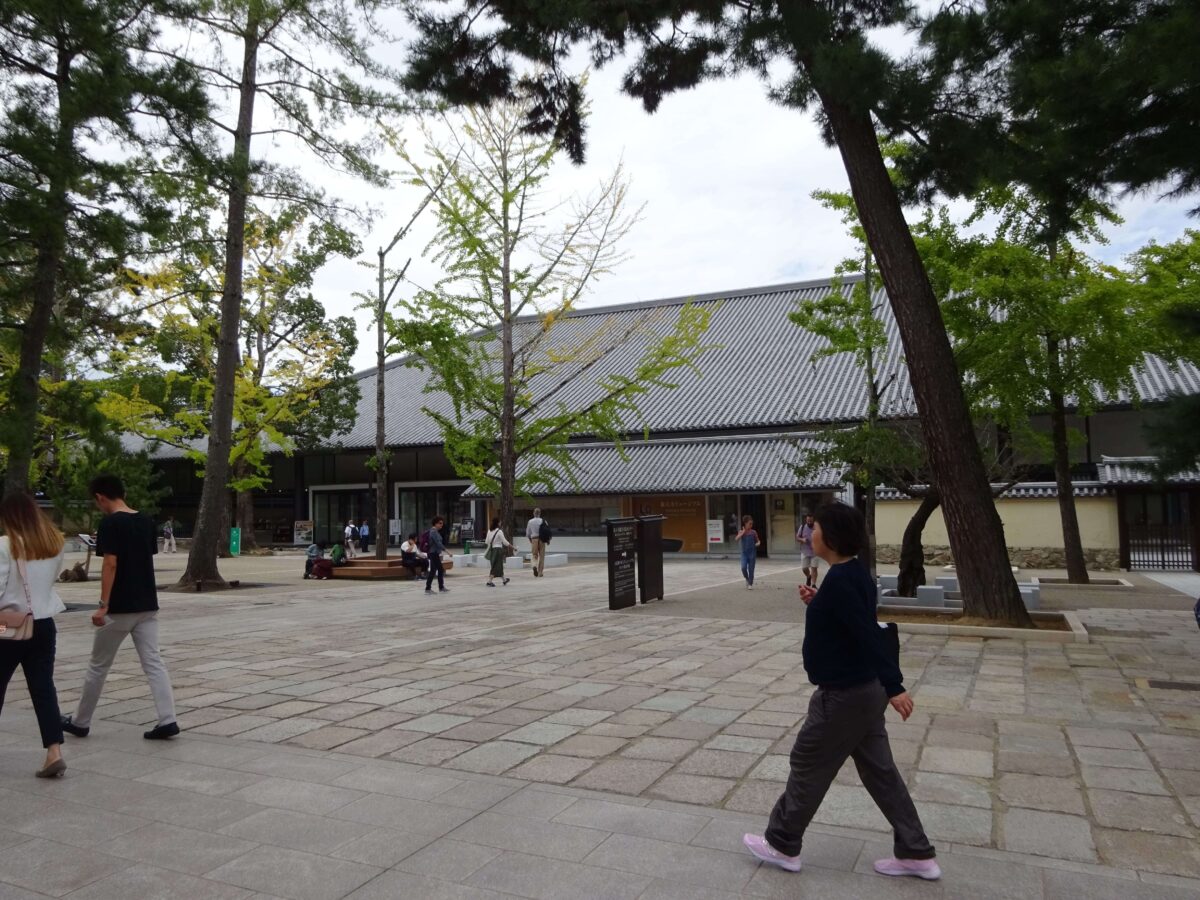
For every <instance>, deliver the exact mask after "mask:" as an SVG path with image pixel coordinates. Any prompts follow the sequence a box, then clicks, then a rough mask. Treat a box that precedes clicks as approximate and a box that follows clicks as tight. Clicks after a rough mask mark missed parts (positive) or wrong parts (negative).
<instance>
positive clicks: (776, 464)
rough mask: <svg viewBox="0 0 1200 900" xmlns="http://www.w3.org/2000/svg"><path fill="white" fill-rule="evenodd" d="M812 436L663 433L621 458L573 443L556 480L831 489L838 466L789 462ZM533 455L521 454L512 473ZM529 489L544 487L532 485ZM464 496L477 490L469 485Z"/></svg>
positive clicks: (709, 489)
mask: <svg viewBox="0 0 1200 900" xmlns="http://www.w3.org/2000/svg"><path fill="white" fill-rule="evenodd" d="M817 446H818V442H817V440H816V439H815V438H813V437H812V436H811V435H803V434H798V435H783V434H773V435H756V436H753V437H715V438H665V439H655V440H648V441H629V442H628V443H626V444H625V445H624V451H625V458H622V456H621V454H620V453H618V452H617V450H616V449H615V448H614V447H613V445H612V444H600V443H597V444H574V445H572V446H571V457H572V459H573V460H574V461H575V464H576V467H577V468H576V472H575V478H576V482H577V483H572V482H571V481H570V480H569V479H565V478H564V479H563V481H562V482H561V483H560V484H559V485H557V486H556V489H555V490H554V491H553V492H552V493H553V494H554V495H556V496H561V495H568V494H580V495H583V494H586V495H595V494H647V493H655V494H665V493H692V492H704V493H713V492H721V491H772V490H784V491H794V490H832V489H834V488H839V487H841V478H840V475H841V472H840V471H839V470H836V469H822V470H821V471H818V472H816V473H815V474H813V475H810V476H807V477H805V478H804V479H800V478H798V477H797V476H796V473H795V472H794V471H793V470H792V468H791V467H790V465H789V464H791V465H795V464H797V463H798V462H800V461H801V460H802V459H803V458H804V456H805V454H807V453H811V452H812V451H813V450H814V449H816V448H817ZM536 462H539V460H536V459H535V460H527V459H522V460H521V461H520V462H519V464H518V467H517V470H518V474H523V473H525V472H527V471H528V470H529V467H530V465H531V463H536ZM534 493H535V494H538V495H540V494H542V493H546V492H545V491H543V490H537V491H535V492H534ZM464 496H475V497H477V496H481V495H480V494H479V493H478V492H477V491H476V490H475V488H474V487H471V488H468V489H467V492H466V494H465V495H464Z"/></svg>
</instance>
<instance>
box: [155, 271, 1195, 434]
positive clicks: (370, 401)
mask: <svg viewBox="0 0 1200 900" xmlns="http://www.w3.org/2000/svg"><path fill="white" fill-rule="evenodd" d="M856 280H857V279H856V278H853V277H848V278H846V279H844V281H845V282H846V283H847V285H848V284H849V283H851V282H853V281H856ZM831 290H832V286H831V282H830V281H829V280H828V279H826V280H818V281H808V282H801V283H796V284H784V285H776V286H772V287H763V288H753V289H748V290H741V291H725V292H719V293H714V294H705V295H701V296H693V297H679V298H674V299H668V300H657V301H652V302H647V303H633V304H628V305H623V306H607V307H596V308H592V309H582V310H578V311H577V312H574V313H572V314H571V315H569V316H567V317H564V318H563V319H561V320H560V321H559V323H558V324H557V325H556V326H555V327H554V329H553V330H552V331H551V332H550V337H549V340H548V346H549V347H550V348H552V349H556V350H559V351H570V350H574V349H576V348H578V347H580V346H584V345H585V342H587V341H588V340H598V341H601V342H602V341H603V339H604V336H605V335H606V334H614V333H621V332H624V331H626V330H630V329H633V332H634V333H633V335H632V337H631V338H630V340H628V341H627V342H626V343H625V344H623V345H622V346H621V347H620V348H619V349H617V350H615V351H614V352H612V353H611V354H609V355H607V356H606V357H604V358H602V359H601V360H600V361H599V362H597V363H596V364H595V365H592V366H589V367H588V368H587V371H586V372H583V373H581V374H578V375H577V376H576V377H574V378H572V379H571V380H570V383H569V384H567V385H566V387H565V388H564V389H563V390H561V391H560V392H558V393H557V394H556V395H555V399H556V400H557V401H560V402H562V403H564V404H566V405H567V406H568V407H576V408H577V407H578V406H579V405H582V404H585V403H586V402H587V401H588V400H589V399H594V398H596V397H598V396H599V394H600V388H599V387H598V383H599V382H600V381H601V380H602V379H603V378H604V377H605V376H607V375H612V374H627V373H629V372H630V371H632V369H633V366H634V363H635V361H636V359H637V357H638V355H639V353H640V352H641V351H642V350H643V349H644V348H645V347H646V346H647V343H648V342H649V341H650V340H651V338H652V337H653V336H661V335H664V334H667V333H668V332H669V331H670V329H671V328H672V327H673V326H674V324H675V322H676V321H677V318H678V315H679V312H680V310H681V309H682V308H683V306H684V305H685V304H686V303H689V302H690V303H694V304H696V305H701V306H704V307H707V308H708V309H710V310H711V311H712V318H711V321H710V325H709V329H708V331H707V333H706V334H705V336H704V342H705V343H706V344H709V345H711V349H709V350H708V351H707V352H705V353H704V354H703V355H702V356H701V358H700V359H699V361H698V364H697V369H698V371H695V372H693V371H687V370H680V371H679V372H678V373H677V374H676V376H675V377H674V379H673V380H674V381H675V383H676V384H677V387H676V388H674V389H673V390H668V389H655V390H652V391H650V392H648V393H647V394H646V395H645V396H643V397H642V398H640V399H639V401H638V406H639V410H640V413H641V418H640V419H639V420H638V421H631V422H629V423H628V427H629V431H630V432H631V433H641V432H642V430H643V429H649V431H650V432H651V433H653V434H655V435H657V436H662V435H669V434H671V433H697V432H721V431H753V430H758V431H764V432H766V431H777V430H781V429H795V428H805V427H811V426H815V425H823V424H831V423H840V422H854V421H861V419H862V418H863V416H864V415H865V414H866V395H865V390H864V385H863V377H862V373H861V371H860V370H859V368H858V366H857V365H856V364H855V361H854V358H853V356H852V355H851V354H848V353H842V354H838V355H836V356H830V357H826V358H823V359H820V360H818V361H816V362H815V363H814V362H812V361H811V358H812V355H813V353H814V352H815V351H817V350H819V349H820V348H822V347H823V346H824V345H825V342H824V340H823V339H822V338H819V337H817V336H816V335H814V334H812V333H811V332H807V331H804V330H802V329H800V328H798V327H796V326H795V325H793V324H792V323H791V322H790V321H788V318H787V316H788V313H790V312H792V311H794V310H795V308H796V304H797V302H798V301H800V300H813V299H819V298H821V297H824V296H827V295H828V294H829V293H830V292H831ZM876 297H877V301H878V306H879V308H880V315H881V317H882V318H883V319H884V321H885V329H886V333H887V335H888V338H889V345H888V350H887V352H886V354H885V355H884V358H883V359H882V360H881V361H880V365H879V371H880V373H881V377H882V378H883V380H887V379H889V378H892V376H893V375H894V376H895V377H894V378H893V379H892V380H891V383H890V385H889V386H888V389H887V391H886V392H885V394H884V396H883V398H882V400H883V403H882V408H881V414H882V415H883V417H884V418H912V417H915V416H916V404H915V401H914V400H913V397H912V390H911V387H910V385H909V381H908V369H907V367H906V366H905V365H904V363H903V352H902V347H901V343H900V337H899V333H898V330H897V327H896V322H895V319H894V317H893V315H892V310H891V306H890V305H889V304H888V303H887V300H886V295H885V293H884V291H883V289H882V288H880V289H878V291H877V292H876ZM539 328H540V323H539V322H538V321H537V320H536V319H532V318H531V319H525V320H523V321H521V322H519V323H518V324H517V328H516V331H517V340H518V341H520V340H521V339H522V336H523V335H524V336H526V337H527V336H529V335H532V334H533V333H534V331H535V330H537V329H539ZM575 365H576V366H577V367H578V365H579V364H578V363H576V364H575ZM568 374H569V373H568ZM561 376H562V371H561V370H560V371H559V373H558V375H557V376H555V377H553V378H552V377H551V376H549V375H546V376H542V377H541V381H540V382H539V381H535V383H534V384H533V386H532V387H533V394H534V396H535V397H536V396H537V395H538V394H539V391H540V392H542V393H544V392H545V391H546V389H547V386H548V385H549V384H551V383H558V381H560V380H562V378H561ZM356 377H357V379H358V387H359V401H358V408H357V412H356V421H355V424H354V426H353V427H351V428H350V429H349V430H348V431H347V432H345V433H344V434H340V435H336V436H334V437H333V438H331V439H330V440H329V441H328V442H327V445H328V446H330V447H345V448H348V449H360V448H367V447H373V446H374V444H375V379H376V372H375V370H374V369H370V370H367V371H365V372H362V373H360V374H359V375H357V376H356ZM383 377H384V379H385V389H386V398H387V400H386V404H387V422H386V426H385V434H386V441H387V444H388V446H390V447H404V446H432V445H437V444H441V443H442V437H441V434H440V432H439V430H438V427H437V425H436V423H435V422H434V421H433V420H432V419H430V418H429V417H428V416H425V415H423V414H422V413H421V407H422V406H428V407H429V408H431V409H433V410H435V411H437V412H439V413H445V414H447V415H450V414H452V412H453V410H452V408H451V404H450V400H449V397H448V396H446V395H445V394H443V393H440V392H433V393H425V387H426V385H427V383H428V376H427V374H426V372H424V371H423V370H421V369H418V368H410V367H409V366H408V365H407V364H406V361H405V360H397V361H395V362H392V363H390V364H389V365H388V366H386V367H385V369H384V376H383ZM1134 377H1135V383H1136V385H1137V390H1138V393H1139V397H1140V399H1141V400H1142V401H1144V402H1155V401H1161V400H1165V399H1166V398H1167V397H1168V396H1170V395H1171V394H1173V393H1185V394H1195V393H1200V371H1198V370H1197V369H1196V368H1195V367H1193V366H1190V365H1186V364H1185V365H1181V366H1174V365H1171V364H1168V363H1166V362H1164V361H1163V360H1161V359H1158V358H1155V357H1151V356H1147V357H1146V358H1145V364H1144V365H1143V366H1142V367H1141V368H1140V369H1139V370H1138V371H1137V372H1135V373H1134ZM1129 402H1130V398H1129V397H1128V396H1127V395H1125V394H1121V395H1120V396H1117V397H1114V398H1109V399H1107V400H1105V401H1104V402H1103V403H1102V406H1126V405H1128V404H1129ZM155 455H156V456H178V455H180V453H179V451H177V450H175V449H173V448H160V449H158V450H156V451H155Z"/></svg>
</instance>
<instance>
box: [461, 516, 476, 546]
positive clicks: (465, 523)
mask: <svg viewBox="0 0 1200 900" xmlns="http://www.w3.org/2000/svg"><path fill="white" fill-rule="evenodd" d="M461 533H462V539H463V540H464V541H473V540H475V520H474V519H463V520H462V529H461Z"/></svg>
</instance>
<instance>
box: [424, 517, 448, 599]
mask: <svg viewBox="0 0 1200 900" xmlns="http://www.w3.org/2000/svg"><path fill="white" fill-rule="evenodd" d="M445 524H446V520H445V519H443V518H442V517H441V516H435V517H434V520H433V522H432V523H431V524H430V528H429V532H428V534H429V573H428V574H427V575H426V576H425V593H427V594H432V593H433V579H434V578H435V577H436V578H437V583H438V593H441V594H448V593H450V589H449V588H447V587H446V567H445V566H443V565H442V554H443V553H445V552H446V542H445V541H444V540H443V539H442V526H443V525H445Z"/></svg>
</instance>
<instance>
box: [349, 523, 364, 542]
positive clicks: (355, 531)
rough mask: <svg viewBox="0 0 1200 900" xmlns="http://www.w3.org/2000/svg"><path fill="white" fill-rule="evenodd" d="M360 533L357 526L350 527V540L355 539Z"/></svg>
mask: <svg viewBox="0 0 1200 900" xmlns="http://www.w3.org/2000/svg"><path fill="white" fill-rule="evenodd" d="M361 536H362V535H361V534H359V531H358V526H357V525H354V526H351V528H350V540H352V541H357V540H358V539H359V538H360V537H361Z"/></svg>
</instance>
